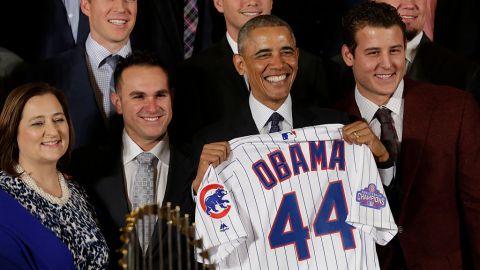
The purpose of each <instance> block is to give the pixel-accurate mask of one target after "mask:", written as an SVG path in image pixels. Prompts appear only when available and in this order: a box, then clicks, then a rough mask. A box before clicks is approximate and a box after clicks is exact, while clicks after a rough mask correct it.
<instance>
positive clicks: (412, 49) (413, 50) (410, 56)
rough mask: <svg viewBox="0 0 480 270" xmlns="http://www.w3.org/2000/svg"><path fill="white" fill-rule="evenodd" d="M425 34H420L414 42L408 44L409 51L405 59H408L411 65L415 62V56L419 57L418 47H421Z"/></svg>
mask: <svg viewBox="0 0 480 270" xmlns="http://www.w3.org/2000/svg"><path fill="white" fill-rule="evenodd" d="M422 37H423V32H420V33H419V34H418V35H416V36H415V37H414V38H413V39H412V40H410V41H409V42H407V51H406V54H405V58H407V60H408V61H410V63H412V62H413V60H414V59H415V55H417V49H418V45H420V41H421V40H422Z"/></svg>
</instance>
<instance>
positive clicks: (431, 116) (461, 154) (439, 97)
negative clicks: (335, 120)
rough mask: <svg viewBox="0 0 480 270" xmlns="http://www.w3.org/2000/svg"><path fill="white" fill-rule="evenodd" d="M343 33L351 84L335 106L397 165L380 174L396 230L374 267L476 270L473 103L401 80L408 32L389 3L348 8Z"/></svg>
mask: <svg viewBox="0 0 480 270" xmlns="http://www.w3.org/2000/svg"><path fill="white" fill-rule="evenodd" d="M344 39H345V40H344V45H343V47H342V56H343V60H344V61H345V63H346V64H347V65H348V66H350V67H351V68H352V71H353V74H354V77H355V82H356V87H355V92H354V93H353V94H352V95H351V96H349V97H348V98H347V99H346V100H345V103H344V104H343V106H342V107H343V109H344V110H345V111H347V112H349V113H350V114H351V116H352V117H354V118H357V119H358V118H362V119H363V120H364V121H365V122H366V123H368V124H369V126H370V127H371V129H372V130H373V131H374V133H375V134H376V136H378V137H379V138H381V139H382V141H384V142H385V145H386V146H387V145H388V146H389V147H388V150H389V154H390V157H391V158H392V159H391V161H392V162H393V164H394V165H395V167H396V175H395V176H394V177H393V179H392V180H391V181H390V179H382V180H384V184H385V185H386V186H388V188H386V191H388V192H387V198H388V200H389V202H390V206H391V208H392V212H393V213H394V218H395V221H396V223H397V225H398V228H399V231H398V236H397V237H395V238H394V241H392V242H391V243H389V244H388V245H387V246H386V247H385V248H382V249H380V250H379V252H378V253H379V259H380V262H381V268H382V269H416V268H419V269H445V267H447V265H448V268H449V269H477V268H479V267H480V261H479V258H480V235H479V234H478V230H479V229H480V220H479V219H478V217H479V215H480V184H479V183H480V174H479V170H478V169H476V168H479V166H480V159H479V158H478V153H480V141H479V140H478V138H479V136H480V126H479V125H478V123H479V121H480V110H479V107H478V105H477V104H476V102H475V100H474V99H473V98H472V96H471V95H470V94H468V93H466V92H465V91H460V90H458V89H454V88H451V87H447V86H435V85H431V84H424V83H419V82H415V81H412V80H409V79H405V80H404V79H403V75H404V73H405V50H406V49H405V43H406V29H405V25H404V23H403V22H402V17H400V16H399V14H398V13H397V10H396V9H395V8H393V7H392V6H390V5H388V4H385V3H376V2H366V3H363V4H361V5H359V6H358V7H355V8H353V9H352V10H351V11H350V12H349V13H348V14H347V16H346V17H345V18H344ZM358 135H359V136H361V134H360V133H358ZM385 180H386V181H385ZM472 263H473V265H472Z"/></svg>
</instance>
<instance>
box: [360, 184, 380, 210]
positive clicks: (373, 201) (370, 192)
mask: <svg viewBox="0 0 480 270" xmlns="http://www.w3.org/2000/svg"><path fill="white" fill-rule="evenodd" d="M357 202H359V203H360V205H361V206H365V207H369V208H374V209H381V208H383V207H385V205H386V204H387V199H386V198H385V196H384V195H383V194H382V193H380V191H378V189H377V187H376V186H375V184H370V185H368V187H366V188H364V189H361V190H360V191H357Z"/></svg>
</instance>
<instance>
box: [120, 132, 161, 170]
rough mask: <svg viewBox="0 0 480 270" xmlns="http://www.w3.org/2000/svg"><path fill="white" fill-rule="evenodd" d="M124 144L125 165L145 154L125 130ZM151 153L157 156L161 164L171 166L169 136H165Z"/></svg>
mask: <svg viewBox="0 0 480 270" xmlns="http://www.w3.org/2000/svg"><path fill="white" fill-rule="evenodd" d="M122 142H123V153H122V155H123V164H124V165H125V164H127V163H129V162H131V161H132V160H135V158H136V157H137V156H138V155H139V154H141V153H143V152H144V151H143V150H142V148H140V146H138V145H137V144H136V143H135V142H134V141H133V140H132V139H131V138H130V136H128V134H127V132H126V131H125V129H124V130H123V134H122ZM148 152H149V153H152V154H153V155H155V156H156V157H157V158H158V159H159V161H160V162H162V163H163V164H165V165H169V163H170V144H169V138H168V134H165V136H164V137H163V139H162V140H161V141H159V142H158V143H157V144H156V145H155V146H154V147H153V148H152V149H150V151H148Z"/></svg>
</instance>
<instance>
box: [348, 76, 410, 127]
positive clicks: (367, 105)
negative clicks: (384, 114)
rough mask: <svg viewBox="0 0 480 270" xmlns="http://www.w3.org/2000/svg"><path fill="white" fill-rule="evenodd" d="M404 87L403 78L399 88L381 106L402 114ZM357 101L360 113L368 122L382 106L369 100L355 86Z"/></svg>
mask: <svg viewBox="0 0 480 270" xmlns="http://www.w3.org/2000/svg"><path fill="white" fill-rule="evenodd" d="M403 88H404V82H403V80H401V81H400V83H399V84H398V86H397V89H395V92H394V93H393V95H392V96H391V97H390V99H389V100H388V102H387V104H385V105H382V106H380V107H386V108H388V109H389V110H390V111H392V112H393V113H395V114H397V115H400V114H401V112H402V99H403ZM355 101H356V102H357V105H358V109H359V110H360V114H361V115H362V117H363V118H364V119H365V120H366V121H367V122H368V123H370V122H371V121H372V120H373V117H374V116H375V113H376V112H377V110H378V109H379V108H380V107H379V106H378V105H377V104H375V103H373V102H372V101H370V100H368V99H367V98H366V97H364V96H362V94H360V91H359V90H358V87H357V86H355Z"/></svg>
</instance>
